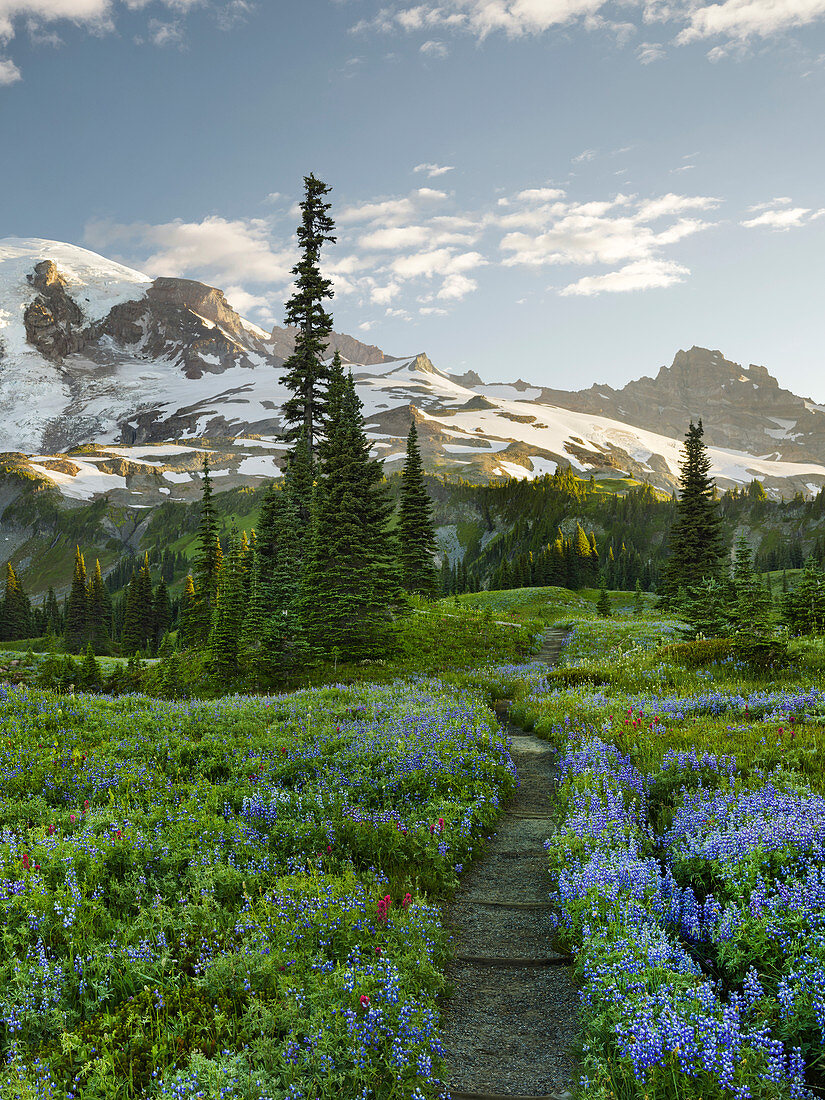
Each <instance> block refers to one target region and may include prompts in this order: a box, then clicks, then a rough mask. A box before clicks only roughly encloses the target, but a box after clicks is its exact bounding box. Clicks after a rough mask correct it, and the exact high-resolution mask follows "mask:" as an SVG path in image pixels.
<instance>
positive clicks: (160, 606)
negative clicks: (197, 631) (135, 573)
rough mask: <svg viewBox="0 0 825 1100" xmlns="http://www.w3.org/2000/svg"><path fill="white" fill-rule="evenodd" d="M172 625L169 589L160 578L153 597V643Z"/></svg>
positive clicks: (162, 578) (164, 580) (163, 579)
mask: <svg viewBox="0 0 825 1100" xmlns="http://www.w3.org/2000/svg"><path fill="white" fill-rule="evenodd" d="M171 625H172V603H171V600H170V599H169V589H168V588H167V587H166V578H165V577H163V576H161V578H160V580H159V581H158V586H157V588H156V589H155V596H154V643H155V645H157V643H158V642H159V641H160V639H161V638H162V637H163V636H164V634H166V632H167V631H168V630H169V627H170V626H171Z"/></svg>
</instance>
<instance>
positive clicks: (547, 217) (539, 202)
mask: <svg viewBox="0 0 825 1100" xmlns="http://www.w3.org/2000/svg"><path fill="white" fill-rule="evenodd" d="M535 194H537V195H538V194H539V193H538V192H537V193H535ZM529 195H531V192H522V193H521V195H520V196H518V197H519V199H522V200H523V198H524V196H529ZM718 203H719V200H718V199H713V198H709V197H707V196H686V195H674V194H668V195H662V196H660V197H659V198H655V199H643V200H639V199H638V198H636V197H635V196H632V195H623V194H619V195H616V196H615V197H614V198H613V199H607V200H602V201H598V202H586V203H579V202H571V201H569V200H567V199H566V198H565V199H564V200H560V199H555V200H554V201H552V202H547V201H545V200H543V199H542V198H538V199H528V200H527V201H526V202H525V201H522V205H521V208H520V209H516V210H515V211H513V212H512V213H508V214H506V215H504V216H503V217H500V218H499V224H500V225H501V226H502V227H503V228H505V229H512V231H511V232H506V233H505V234H504V236H503V237H502V239H501V242H500V246H499V247H500V248H501V250H502V251H503V252H504V253H506V254H507V256H506V259H505V260H504V265H505V266H507V267H512V266H515V265H524V266H527V267H541V266H545V265H549V264H615V263H624V262H627V261H638V260H648V259H652V258H654V257H655V256H656V254H657V253H658V252H660V251H661V249H662V248H664V247H665V246H667V245H671V244H675V243H676V242H677V241H680V240H682V239H683V238H685V237H688V236H692V235H693V234H694V233H698V232H701V231H702V230H704V229H707V228H709V227H710V226H709V223H707V222H704V221H701V220H700V219H698V218H686V217H682V216H680V215H682V214H684V213H686V212H688V211H697V210H711V209H714V208H715V207H716V206H717V205H718ZM663 219H665V220H669V222H670V224H666V225H664V226H661V227H659V228H654V227H653V225H652V224H651V223H652V222H659V221H661V220H663ZM516 226H518V227H526V228H527V229H529V230H530V232H524V231H522V228H518V229H516V228H513V227H516Z"/></svg>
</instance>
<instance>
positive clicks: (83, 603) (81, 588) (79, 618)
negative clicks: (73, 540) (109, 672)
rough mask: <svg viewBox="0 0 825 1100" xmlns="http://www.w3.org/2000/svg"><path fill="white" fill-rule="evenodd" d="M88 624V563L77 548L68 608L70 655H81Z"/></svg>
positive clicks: (66, 640) (67, 642) (67, 637)
mask: <svg viewBox="0 0 825 1100" xmlns="http://www.w3.org/2000/svg"><path fill="white" fill-rule="evenodd" d="M87 622H88V588H87V583H86V562H85V561H84V560H83V555H82V554H81V553H80V547H79V546H78V547H76V548H75V556H74V575H73V576H72V587H71V591H70V592H69V603H68V606H67V608H66V629H65V645H66V650H67V652H69V653H79V652H80V650H81V649H82V648H83V644H84V642H85V640H86V629H87Z"/></svg>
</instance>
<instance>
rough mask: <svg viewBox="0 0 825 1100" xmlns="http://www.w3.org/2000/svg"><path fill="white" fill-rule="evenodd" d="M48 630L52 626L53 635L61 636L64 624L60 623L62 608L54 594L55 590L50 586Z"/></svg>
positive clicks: (47, 607)
mask: <svg viewBox="0 0 825 1100" xmlns="http://www.w3.org/2000/svg"><path fill="white" fill-rule="evenodd" d="M45 612H46V624H47V626H46V629H47V630H48V627H49V626H51V629H52V633H53V634H59V633H60V632H61V628H62V625H63V624H62V623H61V621H60V608H59V606H58V604H57V597H56V596H55V594H54V589H53V588H52V586H51V585H49V591H48V594H47V596H46V605H45Z"/></svg>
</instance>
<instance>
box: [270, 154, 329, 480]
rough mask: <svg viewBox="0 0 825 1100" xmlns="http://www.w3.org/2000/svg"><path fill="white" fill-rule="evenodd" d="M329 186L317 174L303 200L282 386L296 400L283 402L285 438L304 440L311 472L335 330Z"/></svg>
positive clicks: (307, 181)
mask: <svg viewBox="0 0 825 1100" xmlns="http://www.w3.org/2000/svg"><path fill="white" fill-rule="evenodd" d="M330 191H331V188H330V187H327V186H326V184H324V183H322V182H321V180H319V179H316V178H315V176H314V175H312V174H310V175H309V176H305V177H304V199H303V202H302V203H301V204H300V206H301V224H300V225H299V226H298V244H299V247H300V251H301V257H300V259H299V260H298V263H297V264H296V265H295V267H293V269H292V274H293V275H294V276H295V290H294V293H293V295H292V297H291V298H290V299H289V301H288V302H287V303H286V319H285V321H286V324H287V325H290V326H294V327H296V328H297V329H298V331H297V334H296V337H295V350H294V351H293V352H292V354H291V355H290V356H289V358H288V359H287V361H286V362H285V363H284V374H283V375H282V376H281V381H282V382H283V383H284V385H285V386H287V388H288V389H289V390H291V391H292V396H291V397H290V398H289V399H288V400H287V401H286V402H285V403H284V405H283V409H282V415H283V417H284V420H285V421H286V422H287V424H289V425H290V427H289V429H288V431H287V433H286V438H287V439H288V440H290V441H291V442H293V443H297V442H298V440H300V439H301V437H302V436H303V437H304V438H305V439H306V445H307V454H308V459H309V465H310V467H311V466H312V465H313V462H314V459H315V453H316V447H317V444H318V439H319V437H320V435H321V433H322V431H323V426H324V419H325V416H326V406H327V397H326V389H327V385H328V382H329V369H328V367H327V366H326V365H325V364H324V361H323V360H324V353H325V351H326V346H327V339H328V338H329V334H330V332H331V331H332V315H331V314H329V313H327V312H326V310H325V309H324V301H325V299H327V298H332V294H333V291H332V281H331V280H330V279H325V278H324V277H323V276H322V274H321V267H320V258H321V249H322V247H323V245H324V244H325V243H327V242H330V243H333V242H334V241H335V239H336V238H335V237H334V236H333V235H332V230H333V229H334V228H335V223H334V222H333V220H332V218H331V217H330V216H329V210H330V209H331V205H332V204H331V203H328V202H325V201H324V200H325V198H326V196H327V195H328V194H329V192H330Z"/></svg>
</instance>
